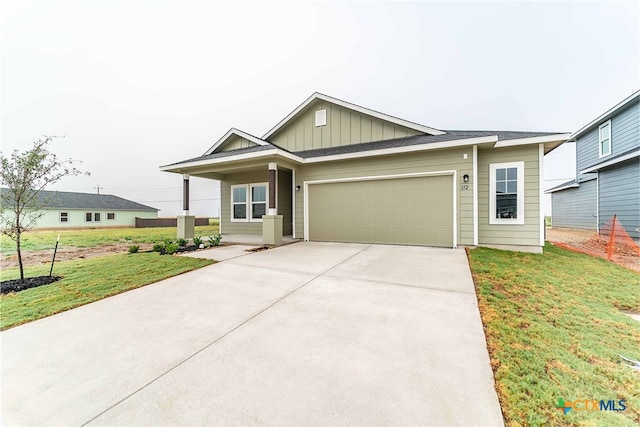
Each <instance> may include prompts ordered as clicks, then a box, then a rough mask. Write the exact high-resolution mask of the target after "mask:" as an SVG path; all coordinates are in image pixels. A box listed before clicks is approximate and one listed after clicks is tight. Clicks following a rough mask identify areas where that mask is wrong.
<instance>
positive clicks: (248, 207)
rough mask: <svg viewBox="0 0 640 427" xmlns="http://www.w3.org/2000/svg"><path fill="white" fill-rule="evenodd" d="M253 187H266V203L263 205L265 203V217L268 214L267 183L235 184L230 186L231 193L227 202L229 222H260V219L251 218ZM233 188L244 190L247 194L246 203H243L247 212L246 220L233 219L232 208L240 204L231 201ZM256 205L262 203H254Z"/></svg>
mask: <svg viewBox="0 0 640 427" xmlns="http://www.w3.org/2000/svg"><path fill="white" fill-rule="evenodd" d="M254 187H266V196H267V197H266V201H265V202H264V203H266V210H265V215H266V214H267V213H268V212H269V183H268V182H254V183H251V184H235V185H231V190H230V191H231V193H230V195H229V201H230V212H229V214H230V220H231V222H262V218H252V216H253V203H254V202H253V197H252V196H253V194H252V191H251V190H252V189H253V188H254ZM234 188H244V189H245V191H246V194H247V197H246V201H245V202H244V203H245V205H246V212H247V217H246V218H234V217H233V206H234V205H237V204H242V202H239V203H234V201H233V189H234ZM256 203H263V202H256Z"/></svg>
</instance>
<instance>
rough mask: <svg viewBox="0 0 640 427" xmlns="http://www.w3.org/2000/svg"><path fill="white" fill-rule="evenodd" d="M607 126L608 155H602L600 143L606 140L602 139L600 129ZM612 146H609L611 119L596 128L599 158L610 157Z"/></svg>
mask: <svg viewBox="0 0 640 427" xmlns="http://www.w3.org/2000/svg"><path fill="white" fill-rule="evenodd" d="M605 126H608V129H609V135H608V136H609V138H608V139H609V152H608V153H603V152H602V141H604V140H605V139H607V138H602V128H603V127H605ZM612 148H613V145H612V144H611V119H609V120H607V121H606V122H604V123H602V124H601V125H600V126H598V156H599V157H600V158H602V157H607V156H610V155H611V151H612Z"/></svg>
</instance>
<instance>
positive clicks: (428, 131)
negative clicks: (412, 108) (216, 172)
mask: <svg viewBox="0 0 640 427" xmlns="http://www.w3.org/2000/svg"><path fill="white" fill-rule="evenodd" d="M318 99H319V100H322V101H326V102H329V103H332V104H336V105H339V106H341V107H344V108H348V109H350V110H354V111H357V112H359V113H362V114H366V115H369V116H371V117H375V118H378V119H381V120H385V121H388V122H391V123H395V124H397V125H400V126H404V127H407V128H409V129H414V130H417V131H418V132H423V133H426V134H428V135H441V134H443V133H444V132H443V131H441V130H438V129H434V128H431V127H428V126H424V125H421V124H418V123H414V122H410V121H408V120H404V119H400V118H398V117H394V116H390V115H388V114H384V113H381V112H379V111H375V110H371V109H369V108H365V107H361V106H360V105H356V104H352V103H350V102H347V101H343V100H341V99H338V98H333V97H331V96H328V95H324V94H322V93H319V92H315V93H314V94H313V95H311V96H310V97H309V98H307V100H306V101H304V102H303V103H302V104H300V105H299V106H298V107H297V108H296V109H295V110H293V111H292V112H291V113H289V115H288V116H287V117H285V118H284V119H282V120H281V121H280V122H279V123H278V124H277V125H275V126H274V127H273V128H271V130H270V131H269V132H267V133H265V134H264V135H263V136H262V139H263V140H267V139H269V138H270V137H271V136H273V135H274V134H276V133H277V132H278V131H279V130H280V129H282V128H283V127H284V126H286V125H287V124H288V123H289V122H291V121H292V120H293V119H294V118H296V117H297V116H298V114H299V113H301V112H302V110H304V109H305V108H306V107H307V106H308V105H309V104H311V103H312V102H314V101H316V100H318Z"/></svg>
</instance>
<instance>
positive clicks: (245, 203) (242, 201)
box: [231, 182, 269, 222]
mask: <svg viewBox="0 0 640 427" xmlns="http://www.w3.org/2000/svg"><path fill="white" fill-rule="evenodd" d="M268 185H269V184H267V183H264V182H263V183H256V184H241V185H232V186H231V221H232V222H261V221H262V216H263V215H266V214H267V204H268V198H269V196H268V191H267V188H268Z"/></svg>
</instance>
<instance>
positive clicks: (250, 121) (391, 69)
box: [0, 0, 640, 216]
mask: <svg viewBox="0 0 640 427" xmlns="http://www.w3.org/2000/svg"><path fill="white" fill-rule="evenodd" d="M639 5H640V2H636V1H633V2H622V1H616V2H611V1H610V2H593V1H591V2H551V1H545V2H480V1H477V2H426V1H424V2H411V3H399V2H375V3H374V2H354V3H335V2H316V3H306V2H305V3H303V2H296V3H273V2H259V3H248V2H233V3H231V2H229V3H223V2H211V1H209V2H194V1H184V0H183V1H158V0H147V1H132V0H125V1H117V0H109V1H89V0H83V1H60V0H47V1H25V0H20V1H18V0H8V1H4V2H3V3H2V6H1V7H2V9H1V10H0V14H1V15H2V18H1V19H2V21H1V25H2V33H1V37H2V38H1V51H2V57H1V60H2V64H1V73H2V74H1V110H2V111H1V114H2V120H1V130H0V134H1V137H2V139H1V143H2V152H3V153H5V154H7V153H9V152H10V151H12V150H13V149H14V148H17V149H19V150H25V149H27V148H29V147H30V145H31V142H32V141H33V140H35V139H37V138H38V137H40V136H41V135H65V136H66V137H65V139H63V140H58V141H57V142H55V143H54V144H53V146H52V148H53V151H55V152H56V153H58V154H59V155H60V156H63V157H73V158H74V159H77V160H82V161H83V163H82V165H81V166H82V167H83V168H84V169H85V170H88V171H90V172H91V176H90V177H86V176H83V177H73V178H66V179H65V180H63V181H61V182H60V183H59V184H58V185H57V186H56V187H54V188H51V189H52V190H64V191H81V192H94V191H96V190H95V188H94V187H96V186H97V185H100V186H101V187H104V188H103V189H101V193H104V194H115V195H118V196H121V197H125V198H128V199H131V200H135V201H138V202H141V203H145V204H148V205H150V206H154V207H157V208H160V209H161V210H162V211H161V212H160V214H161V215H164V216H166V215H175V214H176V213H178V212H180V210H181V208H182V206H181V198H182V194H181V176H179V175H175V174H169V173H165V172H160V171H159V169H158V167H159V166H160V165H164V164H168V163H173V162H176V161H179V160H184V159H187V158H191V157H196V156H199V155H201V154H203V153H204V151H205V150H206V149H207V148H209V147H210V146H211V144H212V143H213V142H215V141H216V140H217V139H218V138H220V137H221V136H222V135H223V134H224V133H225V132H226V131H227V130H228V129H229V128H230V127H237V128H239V129H242V130H245V131H247V132H249V133H252V134H254V135H257V136H261V135H262V134H264V133H265V132H266V131H267V130H269V129H270V128H271V127H272V126H274V125H275V124H276V123H277V122H278V121H280V120H281V119H282V118H283V117H284V116H285V115H287V114H288V113H289V112H290V111H291V110H293V109H294V108H295V107H297V106H298V105H299V104H300V103H301V102H302V101H304V100H305V99H306V98H307V97H308V96H309V95H311V94H312V93H313V92H314V91H320V92H323V93H326V94H328V95H331V96H334V97H337V98H340V99H344V100H346V101H350V102H353V103H356V104H360V105H363V106H365V107H369V108H372V109H376V110H379V111H382V112H385V113H388V114H392V115H395V116H399V117H402V118H405V119H408V120H412V121H415V122H418V123H422V124H425V125H428V126H432V127H436V128H440V129H474V130H475V129H488V130H534V131H563V132H564V131H567V132H572V131H575V130H577V129H578V128H579V127H580V126H581V125H583V124H585V123H586V122H589V121H591V120H592V119H594V118H595V117H596V116H598V115H599V114H601V113H602V112H604V111H605V110H607V109H608V108H610V107H612V106H613V105H615V104H616V103H617V102H619V101H620V100H622V99H623V98H625V97H627V96H628V95H630V94H631V93H632V91H633V90H637V89H639V88H640V6H639ZM572 149H573V147H569V146H567V147H561V148H560V149H558V150H556V152H555V153H554V154H552V155H550V156H548V158H547V162H546V165H545V169H546V172H545V179H546V180H547V181H546V183H547V187H551V186H553V185H557V184H559V183H561V182H562V180H563V179H565V178H566V179H571V178H573V175H574V169H575V166H574V163H573V161H574V160H573V152H572ZM191 198H192V203H191V208H192V209H191V211H192V213H195V214H196V215H209V216H216V215H217V214H218V208H219V193H218V184H217V182H215V181H207V180H201V179H192V183H191ZM545 211H546V212H547V213H549V212H550V207H549V205H547V206H546V207H545Z"/></svg>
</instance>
